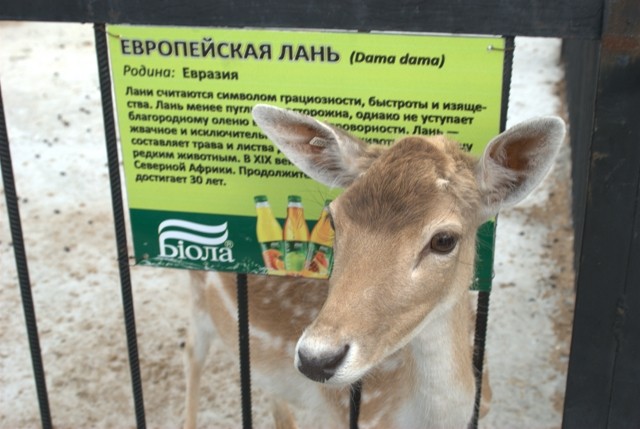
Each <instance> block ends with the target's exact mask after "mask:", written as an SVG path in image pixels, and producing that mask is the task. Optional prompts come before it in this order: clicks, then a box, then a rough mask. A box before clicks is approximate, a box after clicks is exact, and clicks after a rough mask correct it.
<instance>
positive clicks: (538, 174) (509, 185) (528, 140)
mask: <svg viewBox="0 0 640 429" xmlns="http://www.w3.org/2000/svg"><path fill="white" fill-rule="evenodd" d="M564 133H565V126H564V122H563V121H562V120H561V119H560V118H557V117H545V118H538V119H532V120H529V121H526V122H523V123H521V124H518V125H516V126H514V127H512V128H510V129H508V130H507V131H505V132H503V133H502V134H500V135H498V136H497V137H495V138H494V139H493V140H491V141H490V142H489V144H488V145H487V148H486V149H485V151H484V154H483V155H482V158H481V159H480V160H479V162H478V165H477V171H476V174H477V179H478V184H479V188H480V192H481V194H482V198H483V213H482V216H483V217H485V218H490V217H492V216H495V215H496V214H497V213H498V211H499V210H500V208H501V207H503V206H510V205H514V204H516V203H518V202H520V201H521V200H522V199H524V198H525V197H526V196H527V195H529V193H530V192H531V191H532V190H533V189H534V188H535V187H536V186H537V185H538V184H539V183H540V182H541V181H542V179H544V177H545V176H546V174H547V172H548V171H549V169H550V168H551V166H552V165H553V160H554V158H555V156H556V154H557V152H558V149H559V148H560V144H561V143H562V141H563V138H564Z"/></svg>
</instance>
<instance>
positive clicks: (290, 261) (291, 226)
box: [284, 195, 309, 275]
mask: <svg viewBox="0 0 640 429" xmlns="http://www.w3.org/2000/svg"><path fill="white" fill-rule="evenodd" d="M308 245H309V227H308V226H307V222H306V221H305V220H304V209H303V208H302V199H301V198H300V197H299V196H297V195H289V204H288V206H287V220H286V221H285V223H284V266H285V268H286V270H287V273H288V274H292V275H299V274H301V272H302V270H303V269H304V261H305V258H306V257H307V247H308Z"/></svg>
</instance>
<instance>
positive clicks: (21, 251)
mask: <svg viewBox="0 0 640 429" xmlns="http://www.w3.org/2000/svg"><path fill="white" fill-rule="evenodd" d="M0 161H1V166H2V182H3V184H4V193H5V199H6V202H7V213H8V215H9V227H10V228H11V240H12V241H13V253H14V256H15V260H16V269H17V271H18V283H19V285H20V294H21V296H22V308H23V310H24V318H25V323H26V326H27V337H28V339H29V349H30V351H31V363H32V365H33V376H34V379H35V383H36V393H37V395H38V404H39V406H40V420H41V422H42V427H43V428H44V429H51V428H52V427H53V425H52V423H51V411H50V410H49V395H48V393H47V382H46V379H45V375H44V365H43V364H42V353H41V351H40V340H39V338H38V325H37V323H36V312H35V308H34V305H33V296H32V294H31V281H30V280H29V267H28V265H27V255H26V252H25V247H24V239H23V236H22V224H21V222H20V210H19V208H18V196H17V193H16V185H15V180H14V176H13V165H12V164H11V151H10V150H9V137H8V134H7V123H6V121H5V116H4V107H3V102H2V92H1V91H0Z"/></svg>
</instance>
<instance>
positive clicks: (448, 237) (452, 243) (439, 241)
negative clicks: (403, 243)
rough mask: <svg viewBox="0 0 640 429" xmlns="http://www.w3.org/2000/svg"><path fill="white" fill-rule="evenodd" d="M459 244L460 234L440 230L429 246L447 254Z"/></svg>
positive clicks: (435, 250)
mask: <svg viewBox="0 0 640 429" xmlns="http://www.w3.org/2000/svg"><path fill="white" fill-rule="evenodd" d="M457 244H458V236H457V235H456V234H453V233H450V232H439V233H437V234H436V235H434V236H433V238H431V243H429V247H430V249H431V250H432V251H434V252H436V253H440V254H441V255H446V254H447V253H451V252H452V251H453V249H455V248H456V245H457Z"/></svg>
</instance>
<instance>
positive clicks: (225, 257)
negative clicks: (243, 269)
mask: <svg viewBox="0 0 640 429" xmlns="http://www.w3.org/2000/svg"><path fill="white" fill-rule="evenodd" d="M228 237H229V231H228V230H227V223H226V222H225V223H223V224H221V225H204V224H201V223H195V222H189V221H186V220H180V219H167V220H165V221H163V222H161V223H160V225H159V226H158V241H159V244H160V256H162V257H165V258H178V259H188V260H191V261H213V262H235V259H234V257H233V249H232V247H233V243H231V242H228V241H227V238H228ZM220 245H223V246H222V247H219V246H220Z"/></svg>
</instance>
